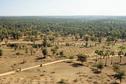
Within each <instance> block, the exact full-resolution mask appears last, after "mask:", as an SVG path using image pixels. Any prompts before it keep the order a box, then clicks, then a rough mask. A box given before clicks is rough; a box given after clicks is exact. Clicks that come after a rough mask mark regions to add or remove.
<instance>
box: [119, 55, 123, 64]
mask: <svg viewBox="0 0 126 84" xmlns="http://www.w3.org/2000/svg"><path fill="white" fill-rule="evenodd" d="M119 57H120V59H119V63H121V62H122V56H121V55H120V56H119Z"/></svg>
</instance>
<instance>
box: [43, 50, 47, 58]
mask: <svg viewBox="0 0 126 84" xmlns="http://www.w3.org/2000/svg"><path fill="white" fill-rule="evenodd" d="M42 53H43V55H44V58H46V56H47V55H48V51H47V48H44V49H42Z"/></svg>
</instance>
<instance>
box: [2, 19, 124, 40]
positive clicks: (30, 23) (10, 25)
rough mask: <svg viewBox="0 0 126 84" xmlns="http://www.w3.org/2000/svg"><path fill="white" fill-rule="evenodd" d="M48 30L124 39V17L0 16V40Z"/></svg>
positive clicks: (65, 33)
mask: <svg viewBox="0 0 126 84" xmlns="http://www.w3.org/2000/svg"><path fill="white" fill-rule="evenodd" d="M49 31H52V32H56V33H59V34H61V35H69V34H72V35H76V34H79V35H80V37H83V35H87V34H88V35H90V36H94V37H100V38H102V37H108V38H113V39H126V19H124V18H117V19H112V18H107V19H105V18H103V19H95V20H91V19H90V18H86V19H84V18H82V19H81V18H74V19H72V18H68V19H67V18H56V17H0V40H3V39H4V38H9V37H11V38H13V39H19V37H22V36H26V35H37V34H38V33H47V32H49Z"/></svg>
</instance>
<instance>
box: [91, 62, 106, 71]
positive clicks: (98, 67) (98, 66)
mask: <svg viewBox="0 0 126 84" xmlns="http://www.w3.org/2000/svg"><path fill="white" fill-rule="evenodd" d="M103 66H104V65H103V63H101V62H100V63H96V64H94V65H93V68H92V71H93V72H94V73H101V70H102V69H103Z"/></svg>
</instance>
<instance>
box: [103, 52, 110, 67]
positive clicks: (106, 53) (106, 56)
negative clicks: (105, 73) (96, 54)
mask: <svg viewBox="0 0 126 84" xmlns="http://www.w3.org/2000/svg"><path fill="white" fill-rule="evenodd" d="M109 55H110V51H109V50H107V51H105V53H104V56H105V66H107V60H108V56H109Z"/></svg>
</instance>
